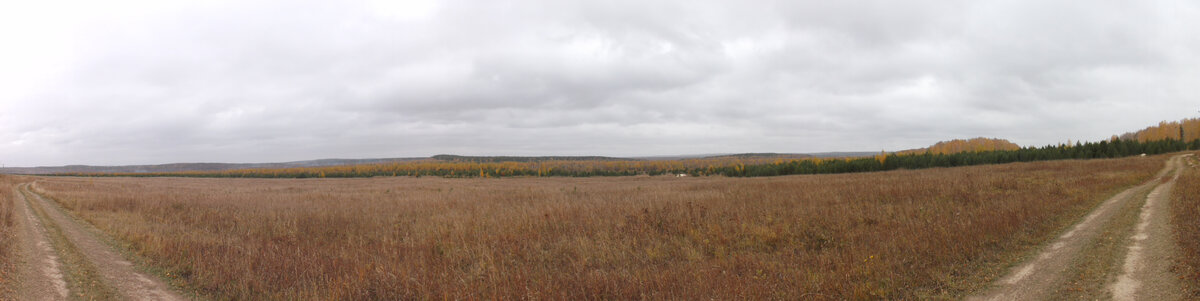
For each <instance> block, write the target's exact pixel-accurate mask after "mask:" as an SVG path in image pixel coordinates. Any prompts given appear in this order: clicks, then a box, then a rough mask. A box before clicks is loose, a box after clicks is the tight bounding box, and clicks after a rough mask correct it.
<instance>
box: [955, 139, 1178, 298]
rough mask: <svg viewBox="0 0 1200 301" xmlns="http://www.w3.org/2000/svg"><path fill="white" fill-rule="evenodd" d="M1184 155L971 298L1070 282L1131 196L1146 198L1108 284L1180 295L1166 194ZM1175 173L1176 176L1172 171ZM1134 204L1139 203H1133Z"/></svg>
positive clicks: (1046, 291) (1046, 290)
mask: <svg viewBox="0 0 1200 301" xmlns="http://www.w3.org/2000/svg"><path fill="white" fill-rule="evenodd" d="M1185 156H1190V155H1182V156H1176V157H1173V158H1171V159H1170V160H1168V161H1167V163H1166V167H1164V168H1163V170H1162V171H1160V172H1159V173H1158V175H1156V176H1155V177H1154V178H1153V179H1151V180H1150V181H1148V182H1146V183H1144V184H1142V185H1138V186H1136V187H1133V188H1130V189H1127V190H1125V191H1122V192H1121V193H1119V194H1117V195H1116V196H1113V197H1112V198H1110V199H1108V200H1106V201H1105V202H1104V203H1102V204H1101V205H1100V206H1099V207H1098V208H1096V209H1095V210H1093V211H1092V212H1091V213H1090V214H1088V215H1087V216H1086V217H1084V219H1083V220H1082V221H1080V222H1079V223H1078V224H1076V225H1075V226H1073V227H1071V228H1070V229H1069V230H1068V231H1067V232H1066V233H1063V234H1062V235H1061V236H1059V237H1058V238H1057V239H1055V240H1054V241H1053V242H1051V243H1050V244H1049V245H1047V246H1046V247H1044V248H1043V249H1042V250H1041V251H1040V252H1039V253H1038V255H1037V256H1036V257H1034V258H1032V259H1030V260H1028V261H1027V262H1024V263H1022V264H1020V265H1018V266H1016V267H1015V268H1014V269H1013V270H1012V271H1010V272H1009V274H1008V275H1006V276H1004V277H1002V278H1000V279H999V281H997V282H996V283H994V284H993V285H992V287H991V288H990V289H989V290H987V291H985V292H984V293H983V294H982V295H980V296H975V297H971V298H968V300H1046V299H1054V298H1055V297H1058V296H1056V295H1055V293H1056V292H1059V291H1060V290H1061V289H1062V288H1063V287H1064V286H1065V285H1067V283H1066V282H1067V280H1068V277H1069V276H1068V273H1069V272H1068V271H1069V270H1071V269H1072V268H1073V267H1074V266H1075V265H1077V264H1079V263H1080V262H1082V261H1083V258H1084V257H1085V256H1086V254H1084V252H1086V250H1088V247H1089V246H1091V245H1093V244H1095V243H1097V239H1098V238H1100V234H1101V232H1102V229H1103V228H1104V227H1105V226H1106V225H1107V224H1109V223H1112V222H1113V219H1114V216H1117V215H1118V214H1119V213H1121V212H1119V211H1120V208H1123V207H1127V205H1134V204H1129V202H1144V205H1142V206H1141V207H1140V208H1141V212H1140V214H1139V216H1138V223H1137V225H1136V228H1135V229H1134V235H1133V236H1132V237H1129V238H1127V239H1126V241H1125V242H1123V243H1125V244H1127V245H1128V247H1127V250H1128V252H1126V253H1125V254H1123V255H1124V260H1119V259H1117V258H1114V259H1113V260H1110V261H1111V262H1116V263H1123V266H1122V267H1121V268H1113V269H1112V270H1116V271H1121V272H1120V275H1119V276H1116V277H1111V276H1110V277H1101V279H1109V278H1113V279H1114V280H1104V281H1111V283H1110V284H1108V286H1107V288H1108V290H1109V292H1107V293H1108V296H1106V297H1110V298H1114V299H1116V300H1178V299H1180V298H1181V293H1182V289H1181V288H1180V285H1179V283H1177V282H1176V278H1175V275H1174V273H1172V272H1171V271H1170V270H1169V266H1170V264H1171V262H1173V260H1172V256H1174V255H1173V254H1174V253H1173V252H1175V242H1174V241H1173V236H1172V233H1171V228H1170V225H1169V223H1170V221H1169V219H1170V216H1169V214H1168V212H1166V210H1168V209H1169V207H1170V206H1169V205H1168V204H1167V197H1168V196H1169V195H1170V191H1171V187H1173V186H1174V183H1175V179H1176V178H1178V177H1179V173H1180V171H1182V169H1183V164H1182V162H1183V157H1185ZM1172 175H1173V176H1172ZM1134 206H1136V205H1134Z"/></svg>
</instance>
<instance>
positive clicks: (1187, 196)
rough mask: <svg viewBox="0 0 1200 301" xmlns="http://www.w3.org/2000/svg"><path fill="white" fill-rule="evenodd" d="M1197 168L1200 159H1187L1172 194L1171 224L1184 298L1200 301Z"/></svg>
mask: <svg viewBox="0 0 1200 301" xmlns="http://www.w3.org/2000/svg"><path fill="white" fill-rule="evenodd" d="M1197 155H1200V154H1197ZM1194 166H1200V160H1198V159H1197V158H1196V156H1191V157H1188V158H1187V160H1186V161H1185V165H1184V170H1185V171H1184V173H1183V175H1181V176H1180V177H1179V180H1178V181H1176V182H1175V189H1174V191H1172V192H1171V212H1172V216H1171V223H1172V224H1173V225H1174V226H1175V237H1176V239H1177V241H1178V242H1179V256H1180V261H1179V263H1178V264H1177V265H1176V266H1175V271H1176V272H1177V273H1179V276H1180V279H1181V280H1182V281H1180V282H1181V283H1182V284H1183V285H1184V287H1185V288H1186V289H1187V291H1186V294H1185V295H1184V297H1185V298H1188V299H1200V167H1194Z"/></svg>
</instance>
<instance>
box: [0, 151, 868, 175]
mask: <svg viewBox="0 0 1200 301" xmlns="http://www.w3.org/2000/svg"><path fill="white" fill-rule="evenodd" d="M872 155H875V153H872V152H830V153H814V154H797V153H741V154H710V155H681V156H661V157H637V158H620V157H605V156H460V155H447V154H442V155H436V156H433V157H428V158H376V159H319V160H307V161H292V162H277V163H170V164H155V165H118V166H93V165H67V166H38V167H7V168H0V173H3V174H26V175H47V174H73V173H120V174H129V173H172V172H185V171H207V172H217V171H227V170H238V169H279V168H300V167H325V166H344V165H362V164H379V163H392V162H410V161H419V160H431V159H432V160H438V161H448V162H472V163H498V162H542V161H656V160H686V159H744V160H752V161H753V160H770V159H783V160H792V159H805V158H831V157H837V158H848V157H869V156H872Z"/></svg>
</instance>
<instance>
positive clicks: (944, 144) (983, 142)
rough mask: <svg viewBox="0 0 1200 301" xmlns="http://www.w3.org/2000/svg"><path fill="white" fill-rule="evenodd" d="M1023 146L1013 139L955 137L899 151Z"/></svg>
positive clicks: (955, 151)
mask: <svg viewBox="0 0 1200 301" xmlns="http://www.w3.org/2000/svg"><path fill="white" fill-rule="evenodd" d="M1020 148H1021V146H1020V145H1017V144H1016V143H1012V142H1011V141H1008V140H1004V139H998V138H984V137H979V138H971V139H966V140H964V139H954V140H950V141H941V142H938V143H935V144H934V145H931V146H929V147H927V148H918V149H912V150H905V151H899V152H897V153H899V154H914V153H915V154H919V153H925V152H927V151H928V152H931V153H934V154H955V153H963V152H983V151H994V150H1017V149H1020Z"/></svg>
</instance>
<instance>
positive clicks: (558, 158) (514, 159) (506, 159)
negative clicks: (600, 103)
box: [433, 155, 639, 163]
mask: <svg viewBox="0 0 1200 301" xmlns="http://www.w3.org/2000/svg"><path fill="white" fill-rule="evenodd" d="M433 159H435V160H442V161H458V162H475V163H495V162H540V161H637V160H639V159H632V158H615V157H603V156H536V157H522V156H459V155H436V156H433Z"/></svg>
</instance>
